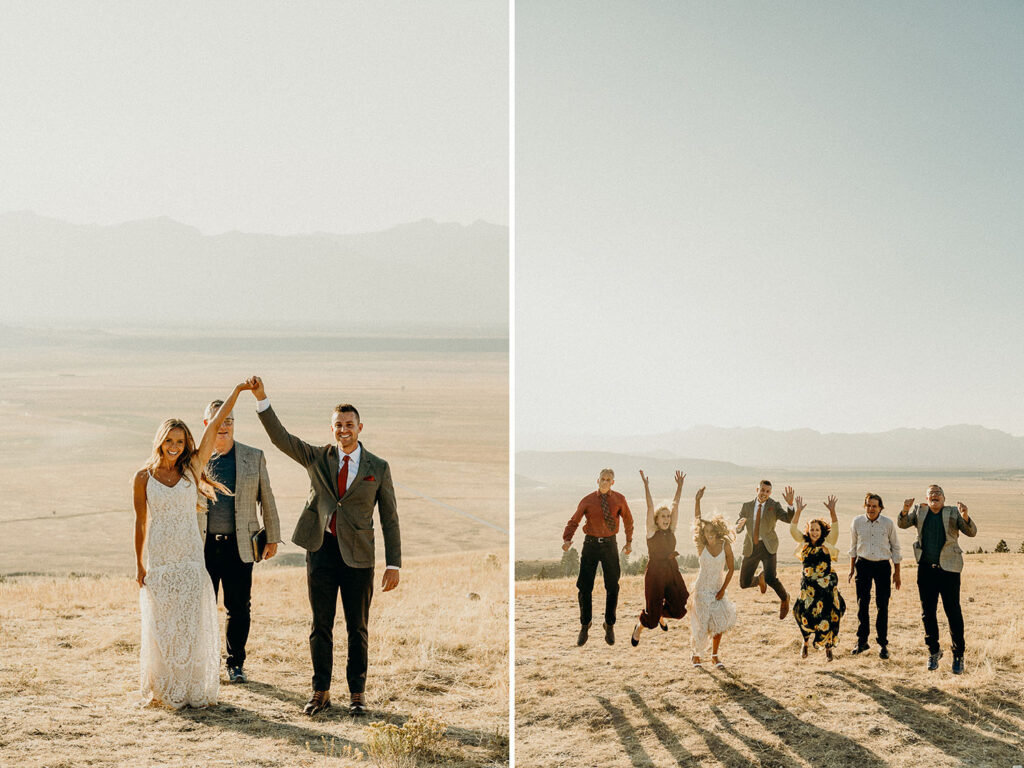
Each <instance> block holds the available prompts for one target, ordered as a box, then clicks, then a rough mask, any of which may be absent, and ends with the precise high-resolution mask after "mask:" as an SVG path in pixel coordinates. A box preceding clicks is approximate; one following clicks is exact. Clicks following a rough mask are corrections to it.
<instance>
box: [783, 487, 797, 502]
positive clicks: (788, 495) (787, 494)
mask: <svg viewBox="0 0 1024 768" xmlns="http://www.w3.org/2000/svg"><path fill="white" fill-rule="evenodd" d="M794 493H795V492H794V491H793V486H791V485H787V486H786V489H785V490H784V491H783V492H782V498H784V499H785V500H786V503H787V504H788V505H789V506H791V507H792V506H793V495H794Z"/></svg>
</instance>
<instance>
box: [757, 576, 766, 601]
mask: <svg viewBox="0 0 1024 768" xmlns="http://www.w3.org/2000/svg"><path fill="white" fill-rule="evenodd" d="M757 588H758V589H760V590H761V594H762V595H763V594H764V593H765V592H767V591H768V583H767V582H766V581H765V580H764V571H761V572H760V573H759V574H757Z"/></svg>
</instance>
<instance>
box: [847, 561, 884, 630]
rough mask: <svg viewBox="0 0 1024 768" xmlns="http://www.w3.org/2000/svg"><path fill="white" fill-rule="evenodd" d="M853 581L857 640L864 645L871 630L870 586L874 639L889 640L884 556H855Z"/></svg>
mask: <svg viewBox="0 0 1024 768" xmlns="http://www.w3.org/2000/svg"><path fill="white" fill-rule="evenodd" d="M853 570H854V577H853V579H854V584H856V585H857V644H858V645H867V644H868V635H869V634H870V633H871V617H870V609H871V587H872V585H874V587H875V608H876V614H877V615H876V616H875V640H876V641H877V643H878V644H879V645H880V646H885V645H888V644H889V596H890V595H891V594H892V587H891V586H890V579H891V578H892V563H891V562H890V561H888V560H865V559H864V558H863V557H858V558H857V562H856V563H854V565H853Z"/></svg>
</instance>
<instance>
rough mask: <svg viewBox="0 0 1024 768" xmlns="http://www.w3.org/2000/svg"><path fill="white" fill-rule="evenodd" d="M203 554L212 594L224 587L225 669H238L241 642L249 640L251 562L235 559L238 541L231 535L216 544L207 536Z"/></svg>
mask: <svg viewBox="0 0 1024 768" xmlns="http://www.w3.org/2000/svg"><path fill="white" fill-rule="evenodd" d="M203 555H204V559H205V560H206V570H207V571H208V572H209V574H210V580H211V581H212V582H213V593H214V595H217V594H219V592H220V587H221V585H222V584H223V585H224V610H225V611H226V612H227V614H228V621H227V632H226V633H225V634H226V635H227V646H228V666H229V667H240V666H242V665H243V664H245V643H246V641H247V640H248V639H249V623H250V618H249V616H250V606H251V596H252V563H243V562H242V558H241V557H239V556H238V542H237V541H236V540H235V537H234V535H233V534H232V535H230V536H228V538H227V539H225V540H224V541H216V540H214V538H213V534H212V533H208V534H207V535H206V546H205V547H204V550H203Z"/></svg>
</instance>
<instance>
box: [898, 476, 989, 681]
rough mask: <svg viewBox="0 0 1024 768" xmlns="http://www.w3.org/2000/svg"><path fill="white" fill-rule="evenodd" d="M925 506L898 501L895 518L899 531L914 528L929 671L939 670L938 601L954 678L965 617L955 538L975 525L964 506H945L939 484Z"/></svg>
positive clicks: (960, 665)
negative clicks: (949, 639)
mask: <svg viewBox="0 0 1024 768" xmlns="http://www.w3.org/2000/svg"><path fill="white" fill-rule="evenodd" d="M926 497H927V499H928V504H927V505H921V504H918V505H916V506H914V507H913V509H911V506H912V505H913V504H914V500H913V499H907V500H906V501H904V502H903V511H902V512H900V516H899V517H898V518H897V519H896V525H898V526H899V527H900V528H910V527H911V526H913V527H915V528H917V541H915V542H914V557H915V558H916V559H917V591H918V594H919V595H920V597H921V619H922V621H923V622H924V642H925V644H926V645H927V646H928V669H930V670H936V669H938V668H939V659H941V658H942V649H941V648H940V647H939V623H938V619H937V618H936V612H937V610H938V606H939V597H941V598H942V610H943V611H945V613H946V621H947V622H949V634H950V635H952V637H953V674H955V675H959V674H963V671H964V616H963V612H962V611H961V610H960V572H961V571H962V570H963V569H964V557H963V552H962V550H961V549H960V543H959V541H958V539H959V538H960V534H961V533H963V534H964V536H976V535H977V534H978V526H977V525H975V524H974V521H973V520H971V518H970V515H968V513H967V507H966V506H965V505H964V504H961V503H960V502H959V501H958V502H957V503H956V506H955V507H947V506H946V494H945V492H944V491H943V490H942V488H941V487H940V486H938V485H929V486H928V493H927V496H926Z"/></svg>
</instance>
